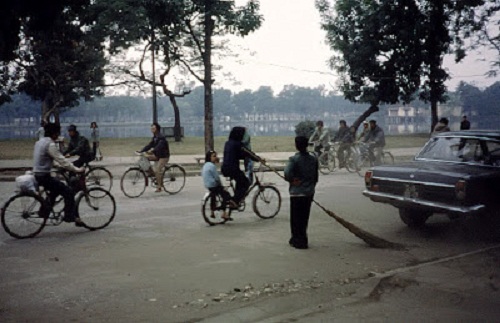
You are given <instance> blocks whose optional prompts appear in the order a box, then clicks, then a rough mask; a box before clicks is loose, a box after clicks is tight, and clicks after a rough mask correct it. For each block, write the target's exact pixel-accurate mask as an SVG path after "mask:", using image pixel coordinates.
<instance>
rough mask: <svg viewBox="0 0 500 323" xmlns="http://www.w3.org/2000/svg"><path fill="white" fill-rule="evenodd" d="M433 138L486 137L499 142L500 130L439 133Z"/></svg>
mask: <svg viewBox="0 0 500 323" xmlns="http://www.w3.org/2000/svg"><path fill="white" fill-rule="evenodd" d="M434 137H488V138H491V139H496V140H500V130H460V131H447V132H440V133H438V134H436V135H435V136H434Z"/></svg>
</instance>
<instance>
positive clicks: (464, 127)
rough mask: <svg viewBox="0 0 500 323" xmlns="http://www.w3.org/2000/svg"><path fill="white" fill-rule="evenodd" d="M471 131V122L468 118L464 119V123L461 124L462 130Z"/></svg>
mask: <svg viewBox="0 0 500 323" xmlns="http://www.w3.org/2000/svg"><path fill="white" fill-rule="evenodd" d="M469 129H470V121H469V120H467V116H463V117H462V122H460V130H469Z"/></svg>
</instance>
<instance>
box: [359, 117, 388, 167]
mask: <svg viewBox="0 0 500 323" xmlns="http://www.w3.org/2000/svg"><path fill="white" fill-rule="evenodd" d="M369 124H370V131H369V132H368V134H367V135H366V136H365V137H364V139H363V142H365V143H367V144H368V153H369V154H370V160H372V161H373V162H374V165H380V164H381V163H382V162H381V160H382V150H383V148H384V146H385V134H384V130H382V128H380V127H379V126H378V125H377V121H376V120H373V119H372V120H370V122H369Z"/></svg>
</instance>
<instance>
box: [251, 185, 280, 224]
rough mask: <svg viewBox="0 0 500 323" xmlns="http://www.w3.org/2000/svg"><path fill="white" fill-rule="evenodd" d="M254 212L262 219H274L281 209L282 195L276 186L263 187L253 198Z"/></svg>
mask: <svg viewBox="0 0 500 323" xmlns="http://www.w3.org/2000/svg"><path fill="white" fill-rule="evenodd" d="M252 206H253V211H254V212H255V214H257V216H258V217H260V218H262V219H270V218H274V217H275V216H276V214H278V212H279V211H280V209H281V194H280V192H279V191H278V189H277V188H276V187H274V186H270V185H263V186H260V187H259V190H258V191H257V192H256V193H255V195H254V196H253V201H252Z"/></svg>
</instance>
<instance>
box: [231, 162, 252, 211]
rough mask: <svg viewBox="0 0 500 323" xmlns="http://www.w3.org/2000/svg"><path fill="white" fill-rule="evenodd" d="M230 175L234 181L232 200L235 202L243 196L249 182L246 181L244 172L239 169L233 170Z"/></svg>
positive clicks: (238, 201)
mask: <svg viewBox="0 0 500 323" xmlns="http://www.w3.org/2000/svg"><path fill="white" fill-rule="evenodd" d="M230 177H231V178H232V179H234V181H235V182H236V187H235V189H234V196H233V200H234V201H235V202H236V203H240V201H241V200H242V199H243V198H244V197H245V194H246V192H247V190H248V188H249V187H250V182H249V181H248V178H247V177H246V175H245V173H244V172H243V171H241V170H237V171H235V172H233V173H232V174H231V176H230Z"/></svg>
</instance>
